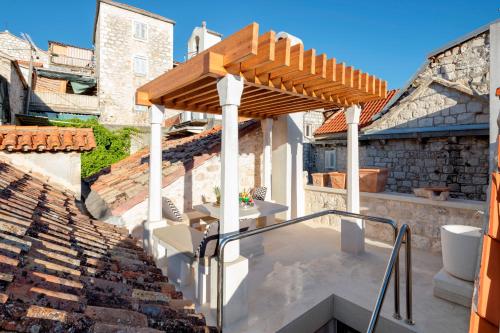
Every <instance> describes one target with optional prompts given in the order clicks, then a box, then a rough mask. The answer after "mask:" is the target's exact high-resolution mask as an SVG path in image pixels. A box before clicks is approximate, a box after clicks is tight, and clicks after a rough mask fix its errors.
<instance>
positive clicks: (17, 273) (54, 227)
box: [0, 160, 215, 332]
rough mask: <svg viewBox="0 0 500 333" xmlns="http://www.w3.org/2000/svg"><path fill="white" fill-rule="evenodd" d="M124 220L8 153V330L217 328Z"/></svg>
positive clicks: (4, 185)
mask: <svg viewBox="0 0 500 333" xmlns="http://www.w3.org/2000/svg"><path fill="white" fill-rule="evenodd" d="M193 311H194V310H193V307H192V302H190V301H187V300H182V294H181V293H179V292H177V291H176V290H175V287H174V286H173V285H171V284H170V283H168V279H167V278H166V277H165V276H163V275H162V274H161V271H160V270H159V269H158V268H157V267H156V266H155V265H154V262H153V260H152V258H150V257H149V256H147V255H146V254H145V252H144V251H143V249H142V248H141V247H140V245H139V243H138V242H137V241H136V240H135V239H133V238H131V237H130V236H129V234H128V231H127V230H126V229H124V228H120V227H116V226H113V225H110V224H107V223H104V222H101V221H98V220H94V219H92V218H90V217H89V216H87V215H86V214H85V213H84V212H82V211H81V210H80V209H79V208H78V206H77V205H76V201H75V197H74V196H73V195H72V194H71V192H69V191H66V190H65V189H63V188H59V187H56V186H53V185H51V184H48V183H47V182H46V180H45V179H39V178H37V177H34V176H33V175H32V174H26V173H24V172H21V171H20V170H18V169H16V168H14V167H12V166H11V165H9V164H7V163H5V162H2V161H1V160H0V331H3V330H5V331H15V332H118V331H120V332H156V331H158V332H160V331H167V332H210V331H215V330H214V329H213V328H208V327H206V325H205V320H204V318H203V316H201V315H196V314H194V313H193Z"/></svg>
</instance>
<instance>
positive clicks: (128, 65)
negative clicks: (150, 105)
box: [95, 2, 173, 125]
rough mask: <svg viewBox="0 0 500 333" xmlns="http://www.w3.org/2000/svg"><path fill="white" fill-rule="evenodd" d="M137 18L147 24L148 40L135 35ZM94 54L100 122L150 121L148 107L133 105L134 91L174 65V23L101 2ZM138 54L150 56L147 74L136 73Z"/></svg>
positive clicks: (136, 122)
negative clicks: (134, 68) (136, 107)
mask: <svg viewBox="0 0 500 333" xmlns="http://www.w3.org/2000/svg"><path fill="white" fill-rule="evenodd" d="M134 21H138V22H141V23H145V24H147V26H148V29H147V40H146V41H142V40H137V39H135V38H134V36H133V27H134ZM95 55H96V59H97V63H96V66H97V67H96V75H97V78H98V96H99V107H100V110H101V118H100V120H101V122H103V123H107V124H116V125H148V121H149V113H148V111H147V109H145V108H144V109H143V110H142V111H137V110H136V109H135V107H134V105H135V104H134V96H135V91H136V89H137V88H138V87H140V86H141V85H143V84H145V83H147V82H148V81H150V80H152V79H154V78H155V77H157V76H159V75H160V74H162V73H164V72H165V71H167V70H168V69H171V68H172V67H173V24H172V23H168V22H164V21H161V20H158V19H154V18H151V17H149V16H145V15H142V14H138V13H135V12H131V11H128V10H125V9H121V8H118V7H115V6H112V5H109V4H106V3H102V2H101V3H100V10H99V18H98V21H97V27H96V35H95ZM135 56H141V57H145V58H147V61H148V73H147V75H146V76H138V75H136V74H134V70H133V65H134V64H133V59H134V57H135Z"/></svg>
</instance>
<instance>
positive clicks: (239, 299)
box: [210, 256, 248, 326]
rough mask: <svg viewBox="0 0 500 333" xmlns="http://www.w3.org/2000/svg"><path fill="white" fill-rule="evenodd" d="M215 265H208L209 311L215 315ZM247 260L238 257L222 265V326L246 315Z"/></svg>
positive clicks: (213, 263)
mask: <svg viewBox="0 0 500 333" xmlns="http://www.w3.org/2000/svg"><path fill="white" fill-rule="evenodd" d="M217 264H218V260H217V259H215V258H213V259H212V261H211V263H210V289H211V292H210V309H211V310H212V312H213V313H214V315H217ZM247 278H248V259H247V258H245V257H242V256H240V257H239V258H238V259H236V260H235V261H232V262H227V263H225V264H224V286H223V288H224V300H223V304H224V326H227V325H231V324H232V323H235V322H237V321H239V320H241V319H243V318H246V317H247V315H248V280H247Z"/></svg>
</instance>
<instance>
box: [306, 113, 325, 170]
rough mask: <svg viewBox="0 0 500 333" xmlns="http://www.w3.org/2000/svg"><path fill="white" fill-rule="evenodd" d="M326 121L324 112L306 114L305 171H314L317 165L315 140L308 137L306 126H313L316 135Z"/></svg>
mask: <svg viewBox="0 0 500 333" xmlns="http://www.w3.org/2000/svg"><path fill="white" fill-rule="evenodd" d="M324 121H325V118H324V117H323V112H322V111H309V112H305V113H304V129H303V133H304V146H303V147H304V152H303V156H304V169H305V170H312V169H313V168H314V165H315V160H314V147H313V145H312V143H311V142H312V141H313V139H311V138H308V137H306V136H305V135H306V126H307V125H311V126H312V133H314V132H315V131H316V130H317V129H318V128H319V127H320V126H321V125H323V122H324Z"/></svg>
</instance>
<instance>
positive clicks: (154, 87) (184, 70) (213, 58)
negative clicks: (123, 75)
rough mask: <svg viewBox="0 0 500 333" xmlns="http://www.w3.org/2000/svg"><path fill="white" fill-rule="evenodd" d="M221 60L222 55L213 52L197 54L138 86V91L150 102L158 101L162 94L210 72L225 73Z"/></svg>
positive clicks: (192, 81) (222, 60) (221, 74)
mask: <svg viewBox="0 0 500 333" xmlns="http://www.w3.org/2000/svg"><path fill="white" fill-rule="evenodd" d="M223 62H224V56H223V55H221V54H218V53H213V52H208V53H205V54H203V55H202V54H199V55H197V56H196V57H193V58H191V59H190V63H184V64H182V65H179V66H177V67H176V68H174V69H172V70H171V71H169V72H168V74H169V75H162V76H160V77H158V78H157V79H156V80H153V81H151V82H149V83H147V84H145V85H144V86H142V87H140V88H139V89H138V91H140V92H141V93H146V94H147V95H148V98H149V101H150V102H153V103H154V102H155V101H158V102H159V100H160V98H161V97H162V96H163V95H166V94H168V93H170V92H172V91H173V90H177V89H179V88H182V87H184V86H186V85H188V84H190V83H194V82H195V81H196V80H197V79H200V78H202V77H203V76H205V75H208V74H210V73H212V74H213V73H218V74H219V75H220V76H223V75H225V74H226V70H225V69H224V67H223ZM188 65H189V66H188Z"/></svg>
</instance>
